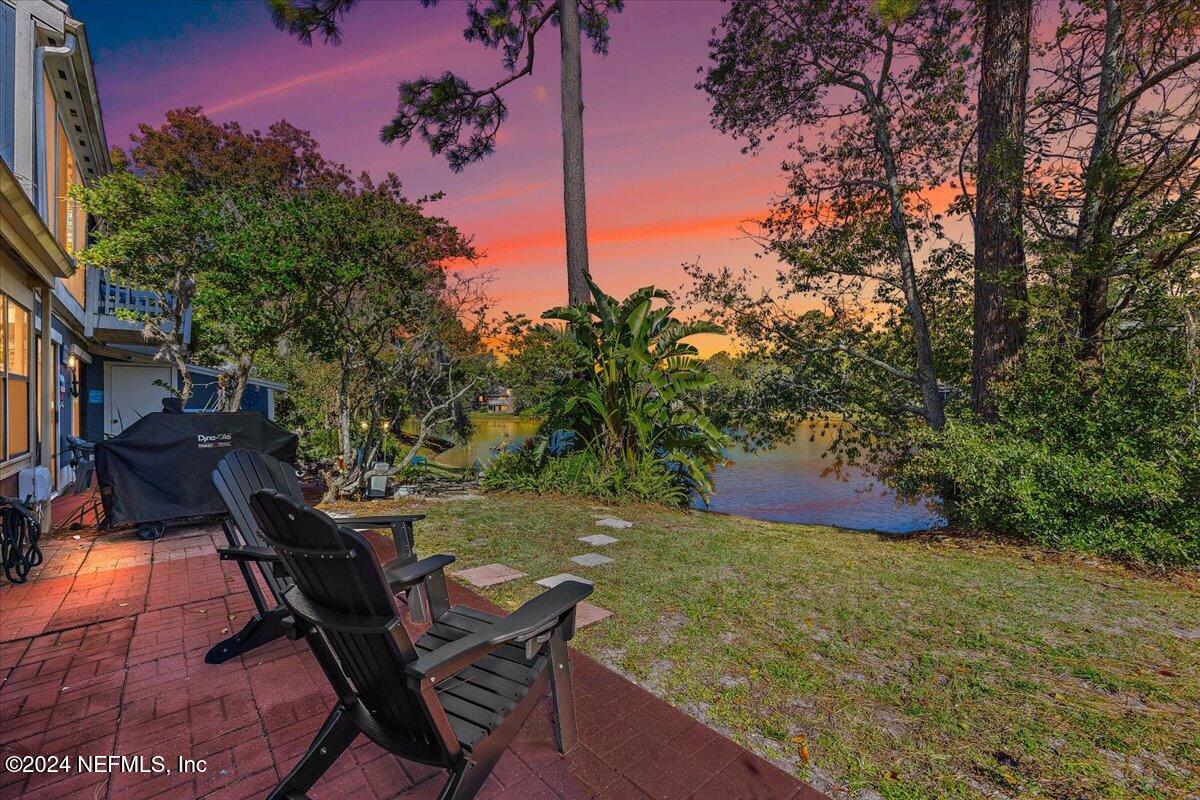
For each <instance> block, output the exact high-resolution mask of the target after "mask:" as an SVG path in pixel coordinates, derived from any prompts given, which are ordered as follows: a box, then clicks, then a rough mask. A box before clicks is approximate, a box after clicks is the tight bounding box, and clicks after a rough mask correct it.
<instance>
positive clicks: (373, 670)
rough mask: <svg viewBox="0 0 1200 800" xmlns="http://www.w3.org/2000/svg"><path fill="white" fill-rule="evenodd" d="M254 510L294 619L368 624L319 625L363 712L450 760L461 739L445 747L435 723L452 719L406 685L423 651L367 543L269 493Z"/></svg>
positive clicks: (254, 499)
mask: <svg viewBox="0 0 1200 800" xmlns="http://www.w3.org/2000/svg"><path fill="white" fill-rule="evenodd" d="M250 508H251V511H252V513H253V515H254V518H255V520H256V521H257V522H258V526H259V529H260V531H261V533H262V535H263V536H264V538H265V539H266V541H267V543H268V546H270V547H273V548H274V549H275V550H276V552H277V553H279V556H280V558H281V560H282V561H283V563H284V566H285V567H286V568H287V571H288V574H289V575H290V576H291V578H292V581H293V587H292V588H290V589H289V590H288V591H287V592H286V593H285V595H284V600H285V602H286V603H288V605H289V607H291V608H292V610H293V612H295V613H298V614H299V615H300V616H304V609H305V608H315V609H318V610H319V611H322V612H326V611H328V612H333V614H335V615H341V616H340V617H339V619H342V620H346V621H348V620H350V619H355V620H359V621H361V622H359V623H356V624H355V625H353V629H352V630H351V629H347V626H344V625H341V624H339V625H338V627H329V626H325V625H321V624H320V622H317V623H316V624H317V626H318V627H319V628H320V629H321V633H322V634H323V635H324V638H325V641H327V642H328V643H329V646H330V648H331V649H332V650H333V653H334V655H336V656H337V660H338V662H339V664H340V666H341V669H342V671H343V672H344V674H345V677H346V678H347V679H349V683H350V685H351V687H352V688H353V690H354V691H355V693H356V694H357V695H358V698H359V700H360V701H361V702H362V703H363V706H364V707H365V708H366V709H367V710H368V711H370V712H371V714H372V716H373V717H374V718H375V719H376V720H378V721H379V722H380V723H381V724H383V725H385V726H386V727H387V728H388V729H389V730H390V732H391V733H392V735H399V736H403V737H405V738H411V739H412V741H413V745H414V748H413V749H414V750H421V751H426V752H429V753H440V754H443V755H444V754H445V753H446V752H447V750H452V749H453V750H456V749H457V740H455V741H454V742H448V741H446V739H445V737H444V736H443V735H442V734H440V733H439V732H438V725H437V724H436V723H435V721H434V719H435V717H437V718H438V719H439V720H440V721H443V722H444V713H445V712H444V711H442V709H441V708H440V706H438V707H436V708H430V707H429V704H428V703H427V702H426V701H425V699H424V698H423V697H422V696H421V694H420V693H419V692H416V691H413V690H412V689H410V688H409V687H408V685H407V683H406V682H405V666H406V665H407V664H408V663H409V662H411V661H413V660H415V659H416V657H417V653H416V649H415V648H414V647H413V643H412V640H411V639H410V638H409V636H408V634H407V632H406V631H405V630H404V626H403V624H400V621H399V612H398V611H397V608H396V601H395V598H394V597H393V596H392V592H391V590H390V589H389V588H388V583H387V579H386V578H385V577H384V575H383V570H381V569H380V567H379V562H378V560H377V559H376V558H375V554H374V551H373V550H372V548H371V546H370V545H369V544H368V543H367V540H366V539H364V538H363V537H362V535H361V534H359V533H358V532H357V531H353V530H351V529H349V528H339V527H338V526H337V524H336V521H335V520H333V519H331V518H330V517H328V516H326V515H325V514H323V513H321V512H320V511H317V510H316V509H313V508H309V507H308V506H307V505H305V504H304V503H303V502H300V501H297V500H295V499H293V498H291V497H288V496H286V495H285V494H282V493H280V492H277V491H273V490H270V489H261V490H259V491H257V492H255V493H254V494H253V495H252V496H251V498H250ZM297 592H298V593H299V597H298V598H297V597H296V593H297ZM387 621H390V623H389V622H387ZM443 729H444V730H448V725H447V726H443Z"/></svg>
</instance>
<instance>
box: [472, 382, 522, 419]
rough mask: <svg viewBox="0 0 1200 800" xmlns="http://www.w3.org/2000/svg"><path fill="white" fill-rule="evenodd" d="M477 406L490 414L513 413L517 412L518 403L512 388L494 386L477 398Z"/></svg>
mask: <svg viewBox="0 0 1200 800" xmlns="http://www.w3.org/2000/svg"><path fill="white" fill-rule="evenodd" d="M476 407H477V408H479V409H480V410H481V411H486V412H488V413H489V414H513V413H516V410H517V403H516V398H515V397H513V391H512V389H509V388H508V387H507V386H492V387H490V388H489V389H488V390H487V391H486V392H483V393H482V394H480V395H479V397H477V398H476Z"/></svg>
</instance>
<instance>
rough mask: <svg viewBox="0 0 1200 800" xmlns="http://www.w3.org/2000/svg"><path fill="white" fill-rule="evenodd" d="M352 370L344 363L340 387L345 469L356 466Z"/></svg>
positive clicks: (340, 415) (339, 442) (339, 398)
mask: <svg viewBox="0 0 1200 800" xmlns="http://www.w3.org/2000/svg"><path fill="white" fill-rule="evenodd" d="M349 375H350V368H349V366H347V364H346V363H345V360H344V359H343V361H342V379H341V383H340V384H339V385H338V409H337V411H338V445H339V446H340V447H341V450H342V461H343V462H344V464H345V469H347V470H349V469H351V468H352V467H353V465H354V448H353V447H351V443H350V378H349Z"/></svg>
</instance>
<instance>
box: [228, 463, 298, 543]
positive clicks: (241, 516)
mask: <svg viewBox="0 0 1200 800" xmlns="http://www.w3.org/2000/svg"><path fill="white" fill-rule="evenodd" d="M212 480H213V485H214V486H216V489H217V493H218V494H219V495H221V499H222V500H224V501H225V506H226V507H227V508H228V509H229V514H230V516H231V517H233V521H234V523H235V524H236V525H237V527H238V531H239V533H240V534H241V536H242V539H243V541H242V542H241V544H243V545H250V546H252V547H265V546H266V544H267V543H266V542H265V541H263V539H262V536H261V535H260V533H259V530H258V524H257V523H256V522H255V521H254V515H253V514H251V513H250V495H252V494H254V493H255V492H257V491H258V490H259V489H274V490H275V491H277V492H281V493H283V494H285V495H287V496H289V497H291V498H293V499H296V500H303V499H304V493H303V492H302V491H301V489H300V481H298V480H297V479H296V471H295V470H294V469H292V467H291V466H290V465H288V464H285V463H283V462H282V461H280V460H279V459H277V458H273V457H271V456H269V455H267V454H265V453H259V452H256V451H254V450H234V451H233V452H232V453H230V454H229V455H227V456H225V457H224V458H222V459H221V461H220V462H219V463H218V464H217V468H216V469H214V470H213V473H212Z"/></svg>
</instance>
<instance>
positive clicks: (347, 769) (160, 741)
mask: <svg viewBox="0 0 1200 800" xmlns="http://www.w3.org/2000/svg"><path fill="white" fill-rule="evenodd" d="M78 535H79V537H80V538H78V539H75V538H72V534H71V532H66V533H63V534H57V535H54V536H52V537H48V540H47V541H46V542H45V543H44V547H43V550H44V551H45V554H46V560H45V563H44V564H43V565H42V567H40V568H39V569H38V570H36V571H35V576H34V577H32V578H31V580H30V581H29V582H28V583H26V584H24V585H21V586H11V585H7V584H4V585H0V751H2V752H3V755H4V756H5V757H8V756H11V755H14V754H16V755H22V754H24V755H43V756H48V755H70V756H72V757H74V756H76V755H86V756H92V755H107V754H117V755H123V756H133V755H144V756H147V757H148V756H155V755H157V756H163V757H165V758H166V760H167V762H168V765H169V766H172V767H173V766H174V763H175V759H176V758H177V757H178V756H186V757H189V758H196V759H205V761H206V762H207V770H206V771H205V772H203V773H198V772H187V773H179V772H173V774H144V773H137V772H114V773H112V774H107V773H95V772H90V773H89V772H85V773H79V772H74V771H73V772H71V773H68V774H36V775H34V774H17V773H13V772H10V771H8V770H7V769H4V770H0V796H2V797H3V798H5V800H15V799H16V798H25V799H26V800H34V799H35V798H55V800H65V799H66V798H87V800H104V798H112V800H142V798H151V797H171V798H175V797H179V798H187V797H208V798H221V799H222V800H237V799H238V798H250V797H263V796H265V794H266V793H267V791H268V790H269V789H270V788H271V787H273V786H274V785H275V783H276V781H278V779H279V776H280V775H281V774H282V773H284V772H286V771H287V769H289V768H290V766H291V765H292V764H293V763H294V762H295V761H296V760H297V759H298V757H299V756H300V754H301V753H302V752H303V751H304V749H305V748H306V747H307V745H308V743H309V741H310V739H311V737H312V735H313V733H314V732H315V731H316V729H317V727H318V726H319V725H320V723H321V721H322V720H323V719H324V717H325V714H326V713H327V712H328V709H329V707H330V706H331V704H332V702H331V701H332V699H333V698H332V694H331V692H330V689H329V686H328V684H327V682H326V681H325V678H324V676H323V675H322V674H321V673H320V670H319V669H318V667H317V665H316V662H315V661H314V659H313V658H312V656H311V655H310V653H309V652H308V648H307V647H306V646H304V644H303V643H302V642H291V641H287V640H281V641H278V642H275V643H273V644H271V645H268V646H266V647H263V648H260V649H259V650H257V651H255V652H253V653H250V654H248V655H246V656H243V657H242V658H241V659H239V660H235V661H231V662H228V663H226V664H220V665H209V664H205V663H204V654H205V652H206V651H207V650H208V648H209V647H210V646H211V645H212V644H214V643H215V642H217V641H219V640H220V639H222V638H224V637H225V636H227V635H228V632H229V630H235V631H236V630H237V629H239V628H240V627H241V626H242V624H243V623H244V621H245V619H246V618H247V617H248V615H249V614H250V611H251V608H252V604H251V601H250V596H249V594H248V593H247V592H246V590H245V586H244V584H243V583H242V580H241V576H240V574H239V573H238V572H237V569H236V567H235V566H234V565H232V564H230V563H227V562H221V561H219V560H218V559H217V557H216V554H215V553H214V547H215V542H216V538H217V537H219V536H220V534H219V532H218V531H216V530H214V529H211V528H208V529H187V530H179V531H172V532H171V533H169V534H168V535H167V537H166V538H164V539H162V540H161V541H159V542H156V543H153V544H150V543H146V542H142V541H140V540H138V539H137V538H136V537H135V536H134V535H133V534H132V533H130V532H118V533H111V534H105V535H102V536H96V535H95V533H94V531H91V530H84V531H80V532H78ZM381 555H387V554H385V553H381ZM452 595H453V600H454V602H456V603H465V604H469V605H474V606H477V607H480V608H489V609H490V608H492V607H491V606H490V604H488V603H487V601H486V600H483V599H482V598H480V597H478V596H476V595H474V594H472V593H470V592H469V591H467V590H466V589H464V588H462V587H461V586H458V585H455V586H454V587H453V590H452ZM572 664H573V666H574V670H575V693H576V703H577V707H578V717H579V735H580V744H579V745H578V746H577V747H576V748H575V749H574V750H573V751H572V752H571V753H569V754H568V755H567V756H562V755H560V754H559V753H558V752H557V751H556V750H555V749H554V747H553V738H552V733H551V728H550V722H549V711H548V709H547V708H546V707H545V706H546V705H547V703H548V701H547V699H545V698H544V699H543V703H542V706H543V707H541V708H538V709H537V710H535V711H534V713H533V714H532V716H531V717H530V720H529V722H528V723H527V724H526V725H525V728H524V730H523V731H522V732H521V734H520V736H519V737H518V738H517V740H516V742H515V744H514V745H513V747H512V748H511V749H510V751H509V752H508V753H507V754H506V755H505V756H504V758H503V759H502V760H501V761H500V763H499V764H498V766H497V767H496V770H495V772H494V773H493V777H492V778H491V780H490V781H489V783H488V784H487V785H486V786H485V787H484V789H483V790H482V791H481V792H480V794H479V797H480V798H481V799H482V798H492V799H493V800H495V799H497V798H503V799H504V800H518V799H520V800H554V799H555V798H563V799H564V800H566V799H568V798H570V799H574V798H611V799H612V800H625V798H648V797H650V798H663V799H664V800H676V799H677V798H678V799H679V800H683V799H684V798H696V800H739V799H740V798H763V799H764V800H767V799H769V800H786V799H787V798H797V799H798V800H799V799H801V798H803V799H804V800H817V799H818V798H823V797H824V795H822V794H820V793H819V792H817V791H815V790H814V789H812V788H811V787H808V786H806V785H804V784H802V783H800V782H798V781H796V780H795V779H794V778H792V777H791V776H789V775H787V774H786V773H784V772H783V771H781V770H779V769H778V768H776V767H775V766H773V765H772V764H770V763H768V762H766V761H764V760H762V759H761V758H759V757H757V756H755V755H753V754H752V753H749V752H748V751H746V750H745V749H743V748H741V747H740V746H738V745H737V744H735V743H733V742H731V741H730V740H729V739H726V738H725V737H723V736H721V735H720V734H718V733H716V732H715V731H713V730H711V729H709V728H707V727H705V726H704V725H701V724H699V723H697V722H695V721H693V720H692V719H691V718H690V717H688V716H686V715H684V714H683V713H681V712H679V711H677V710H676V709H674V708H673V707H671V706H669V705H667V704H666V703H664V702H662V701H661V700H659V699H657V698H656V697H654V696H653V695H651V694H650V693H648V692H646V691H645V690H644V689H642V688H640V687H638V686H636V685H634V684H632V683H630V682H629V681H627V680H625V679H624V678H622V677H620V676H618V675H616V674H615V673H613V672H612V671H610V670H608V669H606V668H605V667H603V666H601V665H599V664H597V663H596V662H595V661H593V660H591V659H590V658H588V657H586V656H584V655H582V654H579V653H572ZM441 776H442V773H440V772H438V771H436V770H433V769H430V768H428V767H423V766H420V765H417V764H413V763H410V762H405V761H401V760H399V759H397V758H394V757H393V756H391V755H389V754H387V753H385V752H384V751H383V750H381V749H379V748H378V747H377V746H375V745H374V744H373V743H371V742H369V741H366V740H365V739H360V740H359V741H358V742H357V743H356V745H355V747H353V748H352V749H351V750H350V751H349V752H348V753H347V754H346V755H344V756H342V758H341V760H340V761H339V762H338V763H337V765H336V767H335V768H334V770H332V771H331V772H330V773H329V774H328V775H327V776H326V777H325V778H324V779H323V780H322V781H321V782H320V783H318V784H317V786H316V788H315V789H314V790H313V792H312V795H313V797H314V798H316V797H330V798H333V797H349V796H353V797H370V798H392V797H403V798H423V799H432V798H435V797H436V796H437V793H438V790H439V789H440V788H441V785H442V783H443V778H442V777H441Z"/></svg>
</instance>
